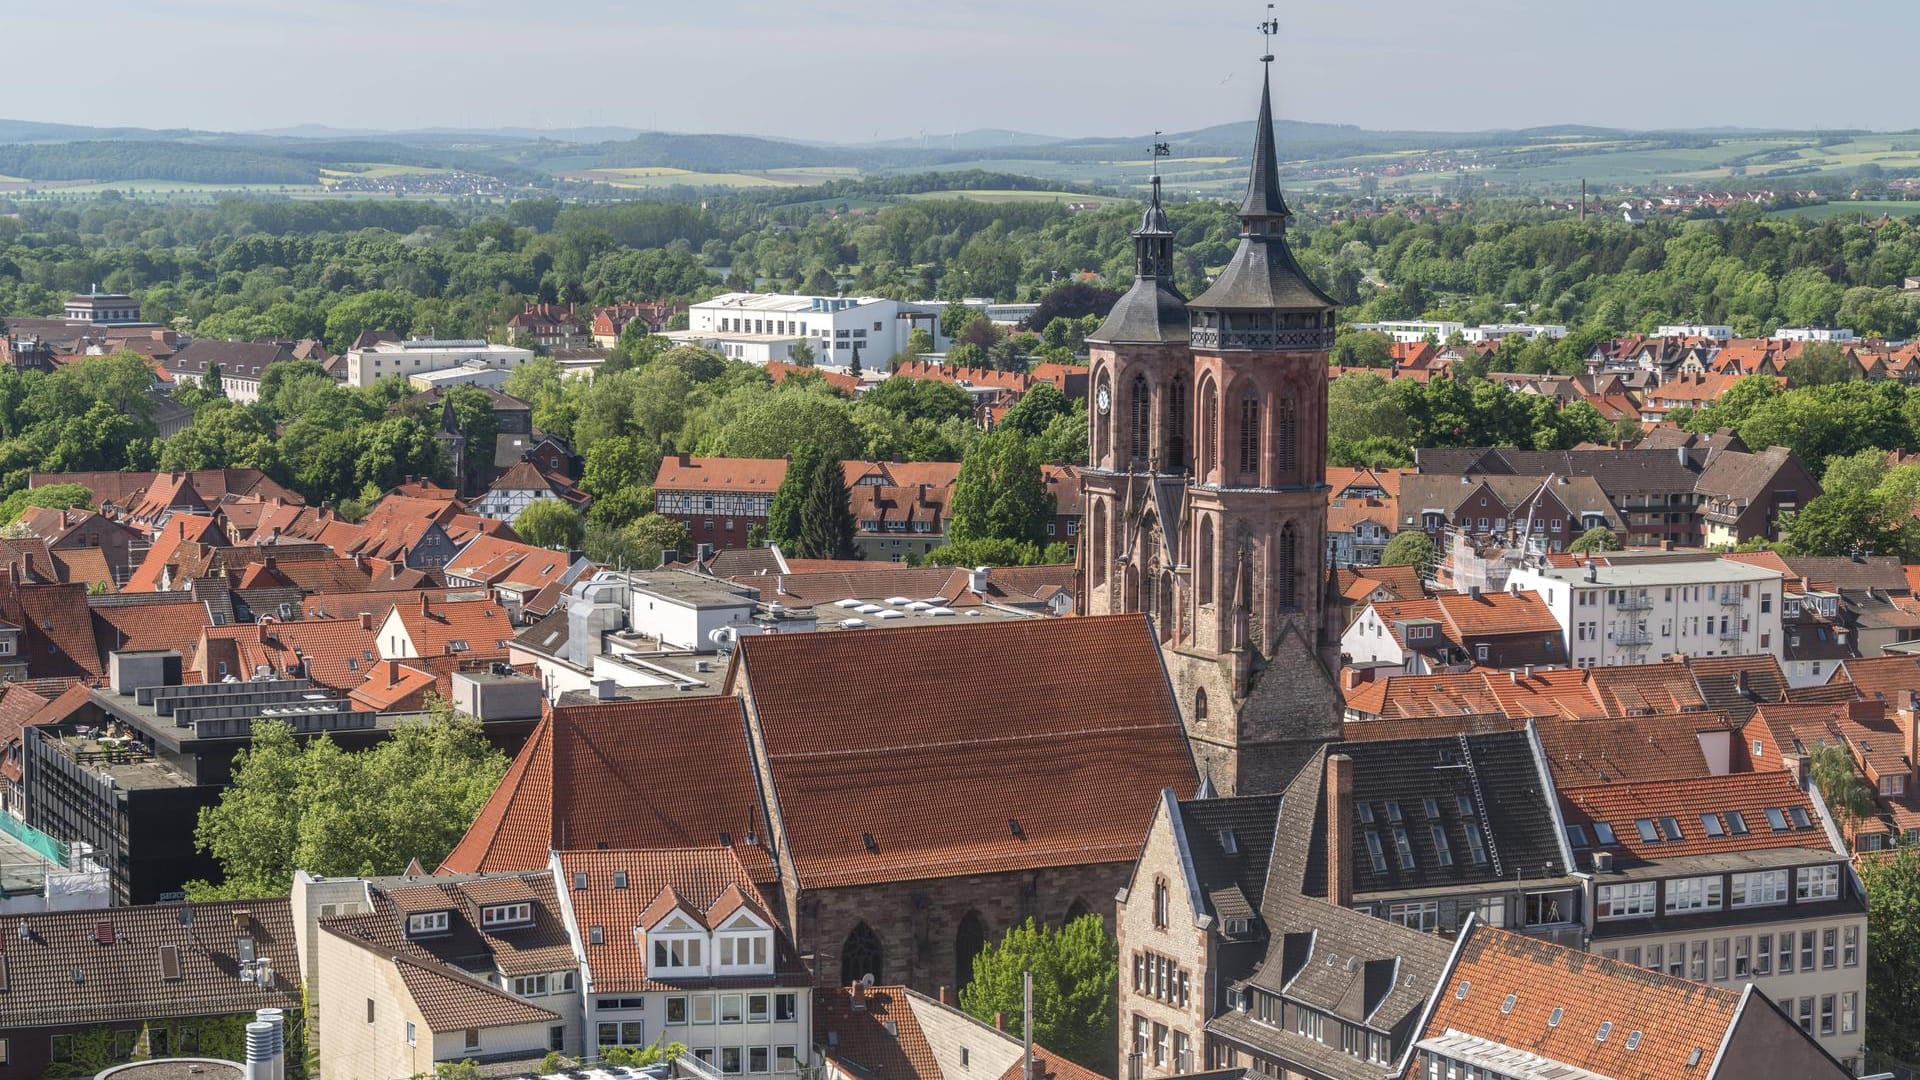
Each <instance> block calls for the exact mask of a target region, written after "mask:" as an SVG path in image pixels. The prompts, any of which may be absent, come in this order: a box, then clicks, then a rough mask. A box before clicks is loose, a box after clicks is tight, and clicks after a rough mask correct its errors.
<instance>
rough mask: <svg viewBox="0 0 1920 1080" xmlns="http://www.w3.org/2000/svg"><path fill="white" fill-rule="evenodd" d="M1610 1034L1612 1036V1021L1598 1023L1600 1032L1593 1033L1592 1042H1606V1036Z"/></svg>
mask: <svg viewBox="0 0 1920 1080" xmlns="http://www.w3.org/2000/svg"><path fill="white" fill-rule="evenodd" d="M1611 1034H1613V1021H1611V1020H1603V1021H1601V1022H1600V1030H1598V1031H1596V1032H1594V1033H1593V1041H1594V1042H1606V1041H1607V1036H1609V1035H1611Z"/></svg>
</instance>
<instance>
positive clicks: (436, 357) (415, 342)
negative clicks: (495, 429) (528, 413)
mask: <svg viewBox="0 0 1920 1080" xmlns="http://www.w3.org/2000/svg"><path fill="white" fill-rule="evenodd" d="M533 355H534V354H533V350H532V349H521V348H516V347H515V346H512V345H495V344H493V343H492V342H489V341H481V340H478V339H475V340H471V341H465V340H462V341H454V340H444V339H440V338H411V339H409V340H407V341H382V342H380V343H378V344H376V345H373V346H370V347H368V348H365V349H354V350H352V351H351V352H349V353H347V358H346V370H347V385H348V386H368V385H371V384H372V383H373V381H374V380H375V379H379V378H382V377H384V376H387V375H407V376H412V375H425V374H427V373H429V372H434V371H444V370H446V369H448V368H458V367H463V366H469V365H471V366H478V367H482V368H498V369H499V370H501V371H512V370H513V369H514V368H517V367H519V366H520V365H521V364H524V363H526V362H527V361H529V360H531V359H533Z"/></svg>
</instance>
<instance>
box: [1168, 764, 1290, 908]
mask: <svg viewBox="0 0 1920 1080" xmlns="http://www.w3.org/2000/svg"><path fill="white" fill-rule="evenodd" d="M1279 823H1280V796H1279V795H1278V794H1273V795H1243V796H1239V797H1237V798H1224V799H1190V800H1188V801H1186V802H1183V803H1181V804H1180V824H1181V825H1182V827H1183V828H1184V830H1185V832H1186V843H1187V854H1188V857H1189V858H1191V859H1192V860H1193V873H1194V877H1195V879H1196V880H1197V881H1198V882H1199V885H1200V892H1201V894H1202V895H1203V896H1205V898H1206V901H1207V904H1208V906H1209V907H1210V908H1211V909H1212V914H1213V916H1214V918H1215V919H1216V920H1217V921H1218V922H1219V923H1220V926H1219V927H1217V929H1222V930H1224V926H1225V920H1227V919H1233V918H1248V919H1250V918H1253V917H1255V916H1257V915H1259V913H1260V904H1261V901H1262V899H1263V898H1264V897H1265V896H1266V887H1267V861H1268V859H1269V858H1270V857H1271V856H1272V854H1273V831H1274V829H1275V828H1276V827H1277V826H1278V825H1279ZM1229 837H1231V840H1229ZM1229 843H1231V845H1232V848H1233V850H1231V851H1229V850H1228V845H1229Z"/></svg>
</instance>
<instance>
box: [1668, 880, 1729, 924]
mask: <svg viewBox="0 0 1920 1080" xmlns="http://www.w3.org/2000/svg"><path fill="white" fill-rule="evenodd" d="M1723 884H1724V882H1723V880H1722V879H1721V878H1720V876H1719V875H1717V874H1716V875H1711V876H1707V877H1691V878H1671V879H1669V880H1668V881H1667V899H1666V904H1665V905H1664V909H1665V910H1666V912H1667V913H1668V914H1673V913H1675V912H1684V911H1718V910H1719V909H1720V906H1721V887H1722V885H1723Z"/></svg>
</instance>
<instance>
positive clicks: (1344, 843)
mask: <svg viewBox="0 0 1920 1080" xmlns="http://www.w3.org/2000/svg"><path fill="white" fill-rule="evenodd" d="M1352 818H1353V759H1352V758H1350V757H1348V756H1347V755H1345V754H1330V755H1328V756H1327V902H1328V903H1331V904H1338V905H1339V906H1341V907H1343V908H1344V907H1352V906H1353V851H1352V847H1353V821H1352Z"/></svg>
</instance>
